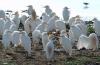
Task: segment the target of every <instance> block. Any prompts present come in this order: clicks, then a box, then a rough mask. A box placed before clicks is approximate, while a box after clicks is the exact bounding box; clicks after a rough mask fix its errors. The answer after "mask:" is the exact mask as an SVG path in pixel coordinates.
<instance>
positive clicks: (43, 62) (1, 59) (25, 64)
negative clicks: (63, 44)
mask: <svg viewBox="0 0 100 65" xmlns="http://www.w3.org/2000/svg"><path fill="white" fill-rule="evenodd" d="M0 65H100V50H97V51H92V50H81V51H79V50H75V49H73V54H72V56H71V57H70V56H69V55H68V54H66V53H65V52H64V51H55V54H54V60H52V61H50V62H49V61H47V59H46V57H45V53H44V51H43V50H42V46H41V45H40V47H38V48H33V49H32V56H31V57H27V56H26V52H25V51H24V49H22V48H17V49H13V48H11V49H9V50H6V51H5V50H4V49H2V48H1V49H0Z"/></svg>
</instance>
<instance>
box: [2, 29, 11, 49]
mask: <svg viewBox="0 0 100 65" xmlns="http://www.w3.org/2000/svg"><path fill="white" fill-rule="evenodd" d="M10 42H11V31H9V30H7V29H6V30H5V31H4V33H3V36H2V44H3V45H4V48H5V49H7V48H8V47H9V45H10Z"/></svg>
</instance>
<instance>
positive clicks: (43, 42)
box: [42, 32, 49, 51]
mask: <svg viewBox="0 0 100 65" xmlns="http://www.w3.org/2000/svg"><path fill="white" fill-rule="evenodd" d="M48 41H49V39H48V34H47V32H43V33H42V44H43V50H44V51H46V44H47V43H48Z"/></svg>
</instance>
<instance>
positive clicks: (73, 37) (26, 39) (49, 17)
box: [0, 5, 100, 61]
mask: <svg viewBox="0 0 100 65" xmlns="http://www.w3.org/2000/svg"><path fill="white" fill-rule="evenodd" d="M27 7H28V9H27V10H23V11H22V13H23V12H24V13H27V14H28V16H26V15H24V14H23V15H21V16H20V14H19V12H18V11H16V12H15V13H14V14H11V13H12V12H13V11H4V10H0V36H1V43H2V45H3V48H4V49H5V50H7V49H9V48H10V44H12V45H13V48H16V47H17V46H18V45H21V46H22V47H24V49H25V51H27V55H28V56H31V52H32V45H34V47H35V48H38V46H39V45H42V49H43V51H44V52H45V57H46V58H47V59H48V60H49V61H51V60H52V59H53V58H54V51H55V45H56V44H59V45H61V48H62V49H63V50H64V51H65V52H66V53H69V55H70V56H72V53H73V47H74V46H76V49H77V50H80V49H82V48H85V49H91V50H93V51H95V50H98V48H99V36H100V29H99V28H100V21H99V20H98V19H97V18H94V19H93V20H91V21H92V22H93V23H92V24H91V25H92V27H93V29H94V31H95V32H93V33H90V34H88V31H87V28H88V25H89V24H87V23H88V22H86V21H84V20H82V19H81V17H80V16H79V15H76V16H75V17H70V11H69V8H68V7H64V8H63V10H62V16H63V19H61V18H60V17H59V16H57V15H56V12H53V11H52V9H51V8H50V6H48V5H46V6H44V9H45V12H43V13H42V15H41V16H37V14H36V11H35V9H34V8H33V6H32V5H29V6H27ZM9 13H10V14H9ZM12 16H13V17H12ZM58 42H59V43H58Z"/></svg>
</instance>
